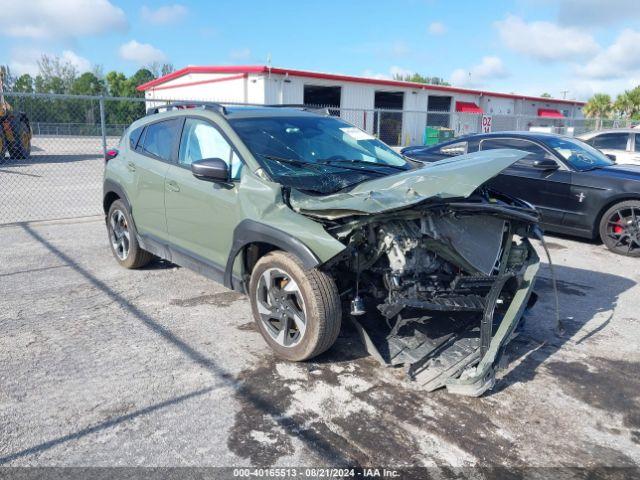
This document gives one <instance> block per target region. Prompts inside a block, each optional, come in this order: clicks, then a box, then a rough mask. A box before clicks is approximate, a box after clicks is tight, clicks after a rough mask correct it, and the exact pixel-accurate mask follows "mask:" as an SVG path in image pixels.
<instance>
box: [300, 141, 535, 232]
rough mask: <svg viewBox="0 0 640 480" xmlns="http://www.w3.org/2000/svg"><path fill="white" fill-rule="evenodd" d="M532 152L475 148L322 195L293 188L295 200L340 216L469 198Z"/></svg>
mask: <svg viewBox="0 0 640 480" xmlns="http://www.w3.org/2000/svg"><path fill="white" fill-rule="evenodd" d="M526 155H528V152H525V151H522V150H514V149H500V150H486V151H483V152H476V153H470V154H468V155H461V156H458V157H452V158H451V159H446V160H441V161H439V162H436V163H431V164H427V165H425V166H424V167H422V168H418V169H415V170H408V171H406V172H402V173H398V174H395V175H390V176H387V177H383V178H376V179H373V180H369V181H366V182H363V183H360V184H358V185H356V186H355V187H354V188H352V189H351V190H349V191H348V192H338V193H333V194H330V195H321V196H320V195H308V194H306V193H303V192H301V191H299V190H292V191H291V196H290V199H289V201H290V204H291V207H292V208H293V209H294V210H295V211H296V212H299V213H303V214H307V215H310V216H315V217H321V218H327V219H335V218H341V217H347V216H351V215H369V214H375V213H380V212H384V211H386V210H395V209H398V208H403V207H408V206H410V205H414V204H417V203H420V202H422V201H424V200H427V199H432V198H439V199H447V198H464V197H468V196H469V195H471V194H472V193H473V191H474V190H475V189H476V188H478V187H479V186H480V185H482V184H483V183H485V182H486V181H488V180H489V179H491V178H493V177H495V176H496V175H497V174H498V173H500V172H501V171H502V170H504V169H505V168H507V167H509V166H510V165H512V164H514V163H515V162H517V161H518V160H520V159H521V158H523V157H525V156H526Z"/></svg>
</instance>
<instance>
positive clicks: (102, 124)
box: [99, 95, 107, 155]
mask: <svg viewBox="0 0 640 480" xmlns="http://www.w3.org/2000/svg"><path fill="white" fill-rule="evenodd" d="M99 103H100V130H101V131H102V154H103V155H106V154H107V125H106V123H105V119H104V97H103V96H102V95H101V96H100V100H99Z"/></svg>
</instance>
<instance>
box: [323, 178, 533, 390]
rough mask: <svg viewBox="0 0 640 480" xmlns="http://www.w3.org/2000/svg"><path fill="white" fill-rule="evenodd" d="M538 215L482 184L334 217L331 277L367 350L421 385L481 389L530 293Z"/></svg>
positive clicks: (328, 267)
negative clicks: (461, 193)
mask: <svg viewBox="0 0 640 480" xmlns="http://www.w3.org/2000/svg"><path fill="white" fill-rule="evenodd" d="M537 221H538V217H537V213H536V212H535V210H534V209H532V208H531V207H530V206H529V205H527V204H525V203H523V202H520V201H518V200H514V199H511V198H508V197H505V196H504V195H500V194H497V193H495V192H490V191H487V190H482V189H481V190H478V191H477V192H475V193H474V194H473V195H471V196H469V197H468V198H464V199H456V200H448V201H442V200H435V199H434V200H433V201H427V202H423V203H421V204H419V205H415V206H412V207H411V208H406V209H403V210H396V211H392V212H383V213H380V214H378V215H369V216H364V217H362V216H358V217H349V218H348V219H344V220H342V221H336V220H333V221H330V222H327V224H326V227H325V228H326V230H327V231H328V232H329V233H331V234H332V235H334V236H335V238H337V239H339V240H340V241H341V242H344V243H345V244H346V245H347V248H346V249H345V250H344V251H343V252H342V253H341V254H340V255H338V256H337V257H336V258H334V259H332V260H331V261H330V262H327V263H326V264H325V265H324V266H323V268H325V269H326V270H329V271H331V273H332V274H333V276H334V278H336V279H337V281H338V284H339V289H340V291H341V292H342V295H343V299H344V301H345V304H349V305H350V306H351V314H352V315H351V318H352V319H353V321H354V325H355V326H356V328H357V330H358V332H359V333H360V335H361V337H362V339H363V341H364V343H365V345H366V346H367V349H368V351H369V352H370V353H371V354H372V355H373V356H374V357H375V358H377V359H378V360H379V361H381V362H382V363H384V364H385V365H389V366H396V367H403V368H404V370H405V372H406V374H407V375H408V376H409V377H410V378H411V379H412V380H414V381H415V382H417V383H418V384H420V385H422V386H423V387H424V388H425V389H426V390H429V391H431V390H435V389H437V388H441V387H446V388H447V389H448V390H450V391H451V392H455V393H460V394H466V395H474V396H477V395H481V394H482V393H483V392H485V391H486V390H487V389H489V388H491V387H492V386H493V384H494V382H495V372H496V369H497V365H498V364H499V361H500V357H501V355H502V352H503V350H504V347H505V345H506V344H507V343H508V342H509V340H510V339H511V338H512V337H513V335H514V331H515V329H516V327H517V325H518V323H519V321H520V319H521V317H522V315H523V313H524V311H525V309H526V308H527V306H530V305H531V304H532V302H533V301H534V299H535V297H534V296H532V291H533V283H534V278H535V275H536V272H537V270H538V266H539V259H538V256H537V255H536V252H535V250H534V248H533V247H532V245H531V243H530V241H529V239H530V238H538V237H539V236H540V235H541V233H540V230H539V228H538V226H537Z"/></svg>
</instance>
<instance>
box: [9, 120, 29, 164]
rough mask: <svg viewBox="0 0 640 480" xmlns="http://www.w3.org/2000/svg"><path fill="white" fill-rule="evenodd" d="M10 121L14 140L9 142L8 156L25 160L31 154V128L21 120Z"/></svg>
mask: <svg viewBox="0 0 640 480" xmlns="http://www.w3.org/2000/svg"><path fill="white" fill-rule="evenodd" d="M12 123H13V136H14V141H13V142H11V143H10V144H9V157H11V158H15V159H18V160H26V159H27V158H29V155H31V130H30V129H29V126H28V125H27V124H26V123H25V122H24V121H23V120H19V119H15V121H14V122H12Z"/></svg>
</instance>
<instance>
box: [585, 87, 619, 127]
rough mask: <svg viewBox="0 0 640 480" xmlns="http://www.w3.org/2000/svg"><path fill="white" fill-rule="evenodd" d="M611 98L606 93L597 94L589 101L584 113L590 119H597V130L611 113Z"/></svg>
mask: <svg viewBox="0 0 640 480" xmlns="http://www.w3.org/2000/svg"><path fill="white" fill-rule="evenodd" d="M611 109H612V105H611V97H610V96H609V95H607V94H606V93H596V94H595V95H594V96H593V97H591V98H590V99H589V101H588V102H587V103H586V105H585V106H584V108H583V109H582V111H583V112H584V114H585V115H586V116H587V117H589V118H595V119H596V129H599V128H600V126H601V125H602V119H603V118H607V117H608V116H609V114H610V113H611Z"/></svg>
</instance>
